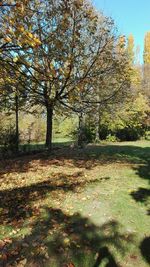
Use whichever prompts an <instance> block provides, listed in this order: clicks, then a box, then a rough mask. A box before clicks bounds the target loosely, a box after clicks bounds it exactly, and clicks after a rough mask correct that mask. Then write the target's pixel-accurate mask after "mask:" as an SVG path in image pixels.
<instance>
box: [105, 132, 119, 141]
mask: <svg viewBox="0 0 150 267" xmlns="http://www.w3.org/2000/svg"><path fill="white" fill-rule="evenodd" d="M106 141H108V142H117V141H118V139H117V137H116V136H115V135H111V134H108V135H107V137H106Z"/></svg>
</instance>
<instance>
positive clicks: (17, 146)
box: [15, 94, 19, 152]
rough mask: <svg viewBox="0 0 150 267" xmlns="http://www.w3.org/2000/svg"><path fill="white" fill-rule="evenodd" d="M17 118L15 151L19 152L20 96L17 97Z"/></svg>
mask: <svg viewBox="0 0 150 267" xmlns="http://www.w3.org/2000/svg"><path fill="white" fill-rule="evenodd" d="M15 117H16V138H15V150H16V152H18V150H19V103H18V95H17V94H16V95H15Z"/></svg>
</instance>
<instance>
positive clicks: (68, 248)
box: [0, 206, 134, 267]
mask: <svg viewBox="0 0 150 267" xmlns="http://www.w3.org/2000/svg"><path fill="white" fill-rule="evenodd" d="M43 212H44V214H45V217H44V218H43V217H42V216H41V215H39V217H38V219H37V220H36V221H35V222H33V223H32V225H30V228H31V231H30V233H29V234H27V235H26V236H24V237H21V236H20V237H16V238H13V239H11V241H10V240H7V239H6V240H4V243H3V246H1V247H2V248H1V253H2V257H1V260H0V264H1V266H12V264H13V266H20V265H19V264H21V263H25V264H26V266H29V267H31V266H32V267H33V266H38V267H40V266H52V267H55V266H58V267H63V266H64V267H68V266H76V267H81V266H84V267H89V266H93V267H98V266H101V265H100V264H101V263H103V261H104V260H107V265H106V266H107V267H108V266H111V267H119V266H121V265H120V264H119V263H118V262H117V260H116V259H115V256H114V251H112V247H113V250H116V251H117V254H121V255H122V256H124V255H125V254H126V252H127V251H128V246H129V243H132V242H133V239H134V237H133V235H132V234H131V233H130V234H129V233H122V230H121V227H120V225H119V224H118V222H117V221H108V222H106V223H105V224H103V225H102V226H100V227H98V226H96V225H95V224H94V223H92V222H91V221H90V220H89V219H88V218H86V217H82V216H81V214H79V213H76V214H74V215H72V216H71V215H67V214H65V213H64V212H63V211H62V210H60V209H53V208H49V207H47V206H45V207H43ZM40 216H41V217H40ZM6 263H7V265H6ZM71 263H72V265H71ZM69 264H70V265H69Z"/></svg>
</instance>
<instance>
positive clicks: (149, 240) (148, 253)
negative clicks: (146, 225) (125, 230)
mask: <svg viewBox="0 0 150 267" xmlns="http://www.w3.org/2000/svg"><path fill="white" fill-rule="evenodd" d="M140 250H141V254H142V256H143V257H144V259H145V260H146V261H147V262H148V263H149V264H150V237H146V238H144V239H143V241H142V242H141V244H140Z"/></svg>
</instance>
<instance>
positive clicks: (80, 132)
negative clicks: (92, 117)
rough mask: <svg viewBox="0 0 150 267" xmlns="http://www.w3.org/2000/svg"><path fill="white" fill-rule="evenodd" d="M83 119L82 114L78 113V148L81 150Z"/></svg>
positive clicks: (82, 143) (82, 145) (82, 144)
mask: <svg viewBox="0 0 150 267" xmlns="http://www.w3.org/2000/svg"><path fill="white" fill-rule="evenodd" d="M84 139H85V137H84V118H83V113H82V112H80V114H79V129H78V146H79V147H81V148H83V147H84V141H85V140H84Z"/></svg>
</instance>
